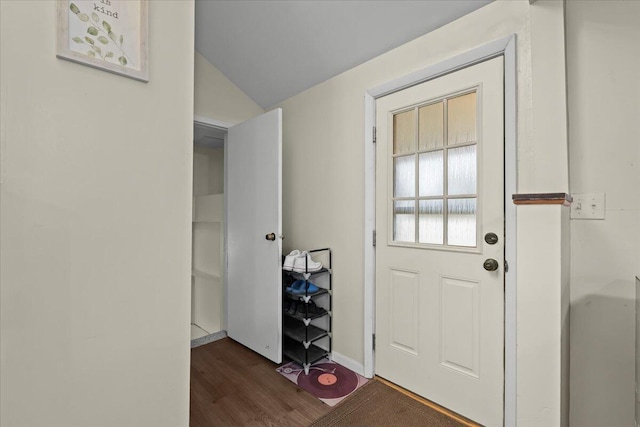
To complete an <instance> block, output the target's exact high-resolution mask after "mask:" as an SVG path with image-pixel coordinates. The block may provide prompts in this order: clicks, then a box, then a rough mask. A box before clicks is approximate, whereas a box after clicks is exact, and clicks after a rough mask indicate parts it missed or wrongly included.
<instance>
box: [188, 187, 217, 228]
mask: <svg viewBox="0 0 640 427" xmlns="http://www.w3.org/2000/svg"><path fill="white" fill-rule="evenodd" d="M223 219H224V194H223V193H220V194H209V195H206V196H197V197H194V198H193V215H192V221H193V222H222V221H223Z"/></svg>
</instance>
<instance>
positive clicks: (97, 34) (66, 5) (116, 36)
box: [56, 0, 149, 82]
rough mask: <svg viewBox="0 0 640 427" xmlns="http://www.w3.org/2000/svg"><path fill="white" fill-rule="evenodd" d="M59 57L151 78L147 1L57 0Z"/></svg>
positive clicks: (100, 68) (110, 70) (123, 73)
mask: <svg viewBox="0 0 640 427" xmlns="http://www.w3.org/2000/svg"><path fill="white" fill-rule="evenodd" d="M57 17H58V22H57V25H58V27H57V52H56V56H57V57H58V58H61V59H64V60H67V61H72V62H76V63H78V64H83V65H88V66H90V67H93V68H97V69H99V70H104V71H108V72H111V73H115V74H119V75H122V76H125V77H130V78H132V79H135V80H139V81H142V82H148V81H149V45H148V37H149V34H148V32H149V4H148V0H58V3H57Z"/></svg>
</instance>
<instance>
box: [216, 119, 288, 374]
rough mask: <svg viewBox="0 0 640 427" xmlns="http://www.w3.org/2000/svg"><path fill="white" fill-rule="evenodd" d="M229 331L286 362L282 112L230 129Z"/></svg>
mask: <svg viewBox="0 0 640 427" xmlns="http://www.w3.org/2000/svg"><path fill="white" fill-rule="evenodd" d="M225 152H226V156H227V157H226V164H227V167H226V170H227V175H226V176H227V183H226V194H227V332H228V335H229V336H230V337H231V338H233V339H234V340H236V341H238V342H239V343H241V344H243V345H245V346H247V347H249V348H250V349H252V350H254V351H255V352H257V353H259V354H261V355H263V356H265V357H266V358H268V359H270V360H272V361H274V362H276V363H280V362H281V361H282V343H281V337H282V240H281V239H279V238H276V239H275V241H270V240H267V239H265V236H266V235H267V234H269V233H275V234H276V236H280V235H282V196H281V194H282V190H281V188H282V110H281V109H279V108H278V109H276V110H273V111H270V112H268V113H266V114H263V115H261V116H258V117H255V118H253V119H251V120H248V121H246V122H244V123H241V124H239V125H236V126H233V127H231V128H229V133H228V137H227V145H226V150H225Z"/></svg>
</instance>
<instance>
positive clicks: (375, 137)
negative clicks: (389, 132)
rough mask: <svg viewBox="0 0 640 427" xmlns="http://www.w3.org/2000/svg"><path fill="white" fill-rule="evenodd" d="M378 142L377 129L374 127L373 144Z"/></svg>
mask: <svg viewBox="0 0 640 427" xmlns="http://www.w3.org/2000/svg"><path fill="white" fill-rule="evenodd" d="M376 140H377V135H376V127H375V126H374V127H373V143H374V144H375V143H376Z"/></svg>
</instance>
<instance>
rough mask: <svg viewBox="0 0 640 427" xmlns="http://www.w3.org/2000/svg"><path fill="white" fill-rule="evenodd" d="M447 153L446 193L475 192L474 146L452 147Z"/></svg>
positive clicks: (475, 167)
mask: <svg viewBox="0 0 640 427" xmlns="http://www.w3.org/2000/svg"><path fill="white" fill-rule="evenodd" d="M447 155H448V156H449V159H448V162H447V165H448V170H447V174H448V175H449V179H448V181H447V185H448V186H449V187H448V194H449V195H459V194H476V188H477V187H476V177H477V166H476V164H477V160H476V146H475V145H470V146H467V147H460V148H452V149H450V150H449V152H448V153H447Z"/></svg>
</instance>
